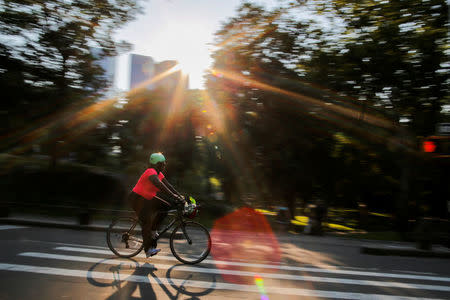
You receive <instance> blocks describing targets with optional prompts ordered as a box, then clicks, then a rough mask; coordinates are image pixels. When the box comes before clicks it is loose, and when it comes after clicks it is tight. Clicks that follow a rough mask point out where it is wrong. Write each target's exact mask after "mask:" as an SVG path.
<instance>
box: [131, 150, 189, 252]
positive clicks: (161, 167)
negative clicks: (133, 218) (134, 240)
mask: <svg viewBox="0 0 450 300" xmlns="http://www.w3.org/2000/svg"><path fill="white" fill-rule="evenodd" d="M149 163H150V166H149V168H148V169H147V170H145V172H144V173H143V174H142V175H141V177H140V178H139V180H138V182H137V183H136V185H135V186H134V188H133V190H132V191H131V193H130V195H129V197H128V200H129V202H131V206H132V207H133V210H134V211H135V212H136V214H137V216H138V218H139V223H140V224H141V227H142V239H143V244H144V251H145V254H146V256H147V257H150V256H153V255H155V254H157V253H158V252H159V251H161V249H157V248H156V246H157V232H156V230H157V228H158V227H159V225H160V224H161V222H162V221H163V219H164V218H165V217H166V216H167V211H168V210H169V209H170V207H171V206H172V204H173V201H170V200H167V197H164V198H166V199H163V198H162V197H161V193H164V194H165V195H168V196H169V197H170V198H172V199H174V200H175V201H183V202H184V198H183V197H182V196H181V194H180V193H178V192H177V190H175V188H174V187H173V186H172V185H171V184H170V183H169V182H168V181H167V179H166V178H165V176H164V174H163V171H165V167H166V158H165V157H164V155H163V154H162V153H152V154H151V155H150V159H149Z"/></svg>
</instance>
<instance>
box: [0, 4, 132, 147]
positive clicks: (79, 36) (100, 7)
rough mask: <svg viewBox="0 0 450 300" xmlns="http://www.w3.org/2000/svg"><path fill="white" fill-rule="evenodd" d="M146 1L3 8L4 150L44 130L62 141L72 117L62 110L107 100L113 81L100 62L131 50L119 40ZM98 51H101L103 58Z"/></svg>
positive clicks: (0, 66) (0, 21) (0, 22)
mask: <svg viewBox="0 0 450 300" xmlns="http://www.w3.org/2000/svg"><path fill="white" fill-rule="evenodd" d="M139 2H140V0H137V1H135V0H119V1H79V0H71V1H59V0H55V1H27V0H14V1H3V2H2V8H1V10H0V29H1V32H2V38H1V39H0V70H1V72H0V88H1V90H2V91H3V97H2V99H3V101H2V104H1V111H2V116H3V117H2V121H3V122H2V126H1V129H0V131H1V132H2V134H5V133H8V134H9V139H8V140H7V142H5V143H2V148H3V149H11V148H12V147H14V146H17V145H20V144H23V143H26V142H28V140H26V138H25V140H24V137H25V136H26V135H27V134H28V133H30V131H32V130H34V129H36V128H38V127H40V126H43V124H45V125H44V127H45V130H48V135H50V136H51V138H50V140H62V139H63V135H64V132H63V131H61V127H63V124H64V122H65V120H63V119H64V118H67V117H69V116H70V114H68V113H67V112H65V113H61V111H63V110H65V109H67V107H69V106H70V107H71V110H74V109H75V110H81V109H82V108H83V107H84V106H86V105H90V104H92V102H93V101H94V100H96V98H97V97H98V96H99V95H100V92H101V90H102V88H104V87H105V86H106V84H107V82H106V80H105V78H104V77H103V72H104V70H102V68H101V67H100V66H99V65H98V64H96V63H94V62H95V60H96V59H101V58H102V57H107V56H113V55H116V54H117V52H118V51H119V50H120V49H124V48H127V47H128V45H127V44H126V43H123V42H122V43H116V42H114V40H113V34H114V32H115V31H116V30H117V28H119V27H121V26H123V25H124V24H126V23H127V22H129V21H130V20H132V19H133V18H134V17H135V15H136V14H137V13H138V12H139ZM92 48H98V49H101V51H100V53H99V54H97V57H94V55H93V52H92ZM12 131H14V132H13V135H11V132H12ZM50 143H51V144H54V142H53V141H51V142H50ZM51 148H54V146H51ZM28 149H29V147H28ZM52 151H55V150H54V149H53V150H52Z"/></svg>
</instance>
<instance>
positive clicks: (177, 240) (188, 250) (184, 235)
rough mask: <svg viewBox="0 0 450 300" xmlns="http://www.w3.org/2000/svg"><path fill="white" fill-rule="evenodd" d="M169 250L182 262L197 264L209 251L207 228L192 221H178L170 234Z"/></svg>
mask: <svg viewBox="0 0 450 300" xmlns="http://www.w3.org/2000/svg"><path fill="white" fill-rule="evenodd" d="M170 250H171V251H172V254H173V255H174V256H175V257H176V258H177V259H178V260H179V261H181V262H182V263H185V264H190V265H193V264H197V263H199V262H201V261H202V260H204V259H205V258H206V257H207V256H208V254H209V251H211V237H210V235H209V232H208V229H206V228H205V227H204V226H203V225H202V224H199V223H197V222H193V221H187V222H183V223H180V224H179V225H178V226H177V227H176V228H175V229H174V230H173V232H172V234H171V235H170Z"/></svg>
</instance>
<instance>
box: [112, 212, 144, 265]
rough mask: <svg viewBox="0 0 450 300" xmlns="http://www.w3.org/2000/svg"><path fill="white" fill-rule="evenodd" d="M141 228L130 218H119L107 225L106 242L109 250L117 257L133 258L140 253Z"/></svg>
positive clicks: (141, 244)
mask: <svg viewBox="0 0 450 300" xmlns="http://www.w3.org/2000/svg"><path fill="white" fill-rule="evenodd" d="M141 232H142V229H141V226H140V224H139V222H138V221H137V220H136V219H134V218H131V217H120V218H117V219H116V220H114V221H113V222H112V223H111V225H109V228H108V231H107V232H106V242H107V243H108V247H109V249H111V251H112V252H113V253H114V254H115V255H117V256H119V257H133V256H136V255H137V254H138V253H139V252H141V251H142V248H143V247H144V244H143V243H142V238H141Z"/></svg>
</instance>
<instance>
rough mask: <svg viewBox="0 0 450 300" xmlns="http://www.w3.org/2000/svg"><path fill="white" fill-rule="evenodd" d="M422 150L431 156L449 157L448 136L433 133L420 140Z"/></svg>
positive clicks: (449, 141)
mask: <svg viewBox="0 0 450 300" xmlns="http://www.w3.org/2000/svg"><path fill="white" fill-rule="evenodd" d="M422 150H423V152H425V153H428V155H431V156H432V157H439V158H445V157H448V158H450V136H446V135H435V136H429V137H426V138H425V139H424V140H423V141H422Z"/></svg>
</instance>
